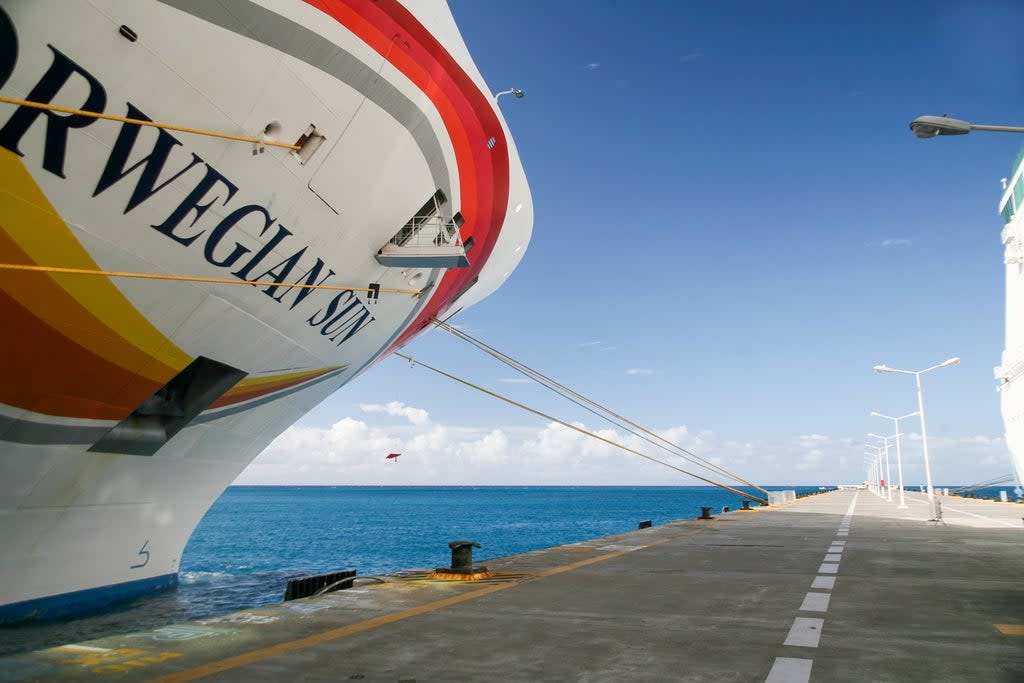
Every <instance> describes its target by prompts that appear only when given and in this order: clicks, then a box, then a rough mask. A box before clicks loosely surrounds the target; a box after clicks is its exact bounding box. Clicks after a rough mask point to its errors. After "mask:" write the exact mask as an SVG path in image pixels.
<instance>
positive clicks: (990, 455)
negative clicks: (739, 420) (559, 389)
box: [236, 401, 1012, 487]
mask: <svg viewBox="0 0 1024 683" xmlns="http://www.w3.org/2000/svg"><path fill="white" fill-rule="evenodd" d="M362 408H363V410H364V412H365V413H366V415H367V417H365V418H364V419H357V418H353V417H345V418H343V419H341V420H338V421H337V422H335V423H334V424H332V425H330V426H329V427H325V428H317V427H310V426H293V427H292V428H290V429H288V430H286V431H285V432H284V433H283V434H281V435H280V436H279V437H278V438H277V439H276V440H274V442H273V443H271V444H270V446H269V447H268V448H267V449H266V450H265V451H264V452H263V453H262V454H261V455H260V456H259V457H258V458H256V460H255V461H253V463H252V464H251V465H250V466H249V468H248V469H246V471H245V472H244V473H243V474H242V475H241V476H240V477H239V478H238V480H237V482H236V483H239V484H395V485H446V484H447V485H460V484H461V485H465V484H468V485H487V484H498V485H501V484H505V485H513V484H522V485H529V484H534V485H542V484H562V485H566V484H568V485H666V486H672V485H691V484H696V483H701V482H698V481H696V480H694V479H692V478H690V477H688V476H686V475H684V474H682V473H680V472H678V471H675V470H673V469H670V468H667V467H664V466H662V465H659V464H658V463H654V462H650V461H648V460H645V459H643V458H641V457H638V456H636V455H635V454H631V453H628V452H626V451H624V450H622V449H621V448H617V447H616V446H614V445H612V444H609V443H606V442H604V441H600V440H597V439H594V438H592V437H590V436H587V435H586V434H582V433H580V432H578V431H576V430H574V429H571V428H569V427H566V426H564V425H561V424H558V423H555V422H547V423H536V422H527V423H526V426H500V427H496V426H486V427H466V426H461V425H457V424H443V423H439V422H438V421H437V420H434V419H430V417H429V415H428V413H427V411H425V410H422V409H419V408H415V407H412V406H408V405H406V404H404V403H401V402H398V401H394V402H390V403H385V404H367V405H365V406H362ZM388 417H401V418H404V419H403V420H401V421H397V422H396V421H394V420H389V419H388ZM378 421H379V422H378ZM575 426H577V427H580V428H582V429H588V430H591V431H594V433H596V434H598V435H600V436H602V437H604V438H605V439H608V440H609V441H612V442H617V443H620V444H623V445H625V446H627V447H629V448H631V449H634V450H636V451H639V452H640V453H643V454H645V455H648V456H651V457H653V458H657V459H658V460H662V461H664V462H665V463H666V464H669V465H671V466H673V467H676V468H679V469H681V470H684V471H689V472H693V473H695V474H700V475H701V476H706V477H708V478H709V479H717V480H721V481H723V482H725V483H729V481H728V480H727V479H726V478H725V477H724V476H721V475H715V474H711V473H708V471H707V470H705V469H702V468H700V467H698V466H697V465H695V464H693V463H691V462H688V461H687V460H686V459H684V458H682V457H677V456H676V455H675V454H672V453H669V452H666V451H665V450H663V449H662V448H659V447H657V446H655V445H653V444H651V443H649V442H648V441H646V440H645V439H643V438H641V437H639V436H636V435H633V434H630V433H627V432H624V431H622V430H621V429H616V428H611V427H606V426H605V425H604V424H600V423H597V424H584V423H575ZM656 433H658V434H660V435H661V436H662V437H663V438H665V439H666V440H667V441H668V442H670V443H673V444H677V445H678V446H680V447H682V448H685V449H688V450H690V451H691V452H693V453H695V454H696V455H698V456H700V457H701V458H705V459H707V460H710V461H711V462H713V463H716V464H720V465H721V466H722V467H724V468H726V469H729V470H732V471H734V472H736V473H737V474H738V475H739V476H741V477H743V478H744V479H747V480H749V481H752V482H755V483H758V484H793V485H799V484H814V485H818V484H834V483H859V482H861V481H863V480H864V476H865V467H864V465H863V461H864V460H863V455H862V454H863V451H864V447H863V445H864V442H863V439H854V438H851V437H848V436H845V435H842V436H830V435H826V434H813V433H812V434H801V435H797V436H793V437H790V438H788V439H782V440H780V441H777V442H761V441H757V440H750V439H730V438H723V437H722V436H721V435H719V434H717V433H715V432H712V431H710V430H706V429H703V430H695V429H692V428H690V427H688V426H687V425H674V426H670V427H667V428H663V429H658V430H656ZM928 443H929V454H930V461H931V466H932V473H933V480H934V483H935V485H936V486H952V485H960V484H972V483H977V482H981V481H984V480H987V479H992V478H994V477H997V476H999V475H1002V474H1006V473H1007V472H1010V471H1011V469H1012V465H1011V463H1010V459H1009V455H1008V451H1007V449H1006V444H1005V442H1004V440H1003V439H1002V438H1000V437H989V436H986V435H969V436H962V437H943V436H937V437H930V438H929V440H928ZM388 453H401V454H402V458H401V460H400V461H399V462H397V463H396V462H394V461H386V460H385V459H384V458H385V456H386V455H387V454H388ZM902 455H903V470H904V480H905V483H906V485H907V486H908V487H916V486H917V485H918V484H922V483H924V467H923V457H922V449H921V441H920V436H919V435H918V434H914V433H908V434H907V437H906V438H905V439H904V440H903V443H902ZM890 468H891V470H892V477H893V478H894V479H895V478H896V476H897V474H896V472H897V466H896V459H895V449H894V448H890Z"/></svg>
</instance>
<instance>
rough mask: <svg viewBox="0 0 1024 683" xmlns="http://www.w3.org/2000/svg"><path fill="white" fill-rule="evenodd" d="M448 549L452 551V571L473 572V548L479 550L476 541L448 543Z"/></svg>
mask: <svg viewBox="0 0 1024 683" xmlns="http://www.w3.org/2000/svg"><path fill="white" fill-rule="evenodd" d="M448 547H449V548H451V549H452V567H451V568H452V571H456V572H472V571H473V548H479V547H480V544H479V543H477V542H476V541H450V542H449V543H448Z"/></svg>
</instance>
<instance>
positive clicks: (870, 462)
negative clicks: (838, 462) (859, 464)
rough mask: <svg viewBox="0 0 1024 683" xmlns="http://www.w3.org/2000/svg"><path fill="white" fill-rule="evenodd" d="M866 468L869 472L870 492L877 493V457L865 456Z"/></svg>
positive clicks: (868, 483)
mask: <svg viewBox="0 0 1024 683" xmlns="http://www.w3.org/2000/svg"><path fill="white" fill-rule="evenodd" d="M864 467H865V469H866V470H867V485H868V491H871V492H872V493H874V491H875V484H874V480H875V456H873V455H869V454H867V453H865V454H864Z"/></svg>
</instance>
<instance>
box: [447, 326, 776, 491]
mask: <svg viewBox="0 0 1024 683" xmlns="http://www.w3.org/2000/svg"><path fill="white" fill-rule="evenodd" d="M433 322H434V324H435V325H436V326H437V327H439V328H441V329H443V330H445V331H446V332H448V333H450V334H452V335H455V336H456V337H458V338H460V339H462V340H463V341H465V342H468V343H469V344H472V345H473V346H475V347H477V348H478V349H480V350H481V351H483V352H484V353H487V354H488V355H490V356H492V357H494V358H496V359H498V360H500V361H501V362H503V363H505V364H506V365H508V366H509V367H511V368H513V369H514V370H516V371H518V372H520V373H522V374H524V375H526V376H527V377H529V378H530V379H533V380H535V381H536V382H537V383H539V384H541V385H542V386H545V387H547V388H548V389H550V390H551V391H554V392H555V393H556V394H558V395H559V396H562V397H563V398H565V399H567V400H569V401H572V402H573V403H575V404H576V405H578V406H579V407H581V408H583V409H584V410H587V411H589V412H590V413H593V414H594V415H597V416H598V417H600V418H601V419H603V420H605V421H607V422H609V423H611V424H613V425H615V426H616V427H619V428H621V429H624V430H626V431H628V432H629V433H631V434H633V435H634V436H636V437H638V438H640V439H643V440H644V441H646V442H648V443H649V444H651V445H653V446H657V447H658V448H660V449H662V450H663V451H665V452H667V453H670V454H671V455H674V456H677V457H680V458H683V459H684V460H686V461H687V462H690V463H692V464H694V465H697V466H698V467H703V468H704V469H707V470H710V471H712V472H715V473H716V474H720V475H724V476H726V477H729V478H730V479H734V480H736V481H738V482H740V483H743V484H746V485H747V486H750V487H752V488H755V489H757V490H758V491H762V492H764V493H765V494H767V493H768V491H767V490H766V489H763V488H761V487H760V486H758V485H757V484H754V483H752V482H749V481H747V480H746V479H744V478H743V477H741V476H739V475H738V474H736V473H735V472H732V471H730V470H728V469H726V468H725V467H722V466H721V465H718V464H717V463H714V462H711V461H710V460H707V459H706V458H702V457H701V456H699V455H697V454H696V453H694V452H692V451H690V450H687V449H686V448H683V447H682V446H680V445H679V444H676V443H673V442H672V441H669V440H668V439H666V438H665V437H663V436H661V435H660V434H657V433H656V432H652V431H650V430H649V429H646V428H645V427H643V426H642V425H639V424H637V423H636V422H633V421H632V420H630V419H629V418H627V417H624V416H622V415H619V414H618V413H616V412H615V411H613V410H611V409H610V408H607V407H606V406H603V405H601V404H600V403H597V402H596V401H593V400H591V399H589V398H587V397H586V396H584V395H582V394H580V393H579V392H576V391H574V390H572V389H570V388H569V387H567V386H565V385H564V384H561V383H559V382H558V381H556V380H554V379H552V378H551V377H548V376H546V375H544V374H543V373H541V372H540V371H538V370H534V369H533V368H531V367H529V366H527V365H525V364H523V363H521V362H519V361H517V360H516V359H515V358H512V357H511V356H509V355H507V354H505V353H503V352H501V351H499V350H498V349H495V348H494V347H492V346H489V345H488V344H486V343H485V342H483V341H481V340H479V339H476V338H474V337H473V336H471V335H470V334H468V333H466V332H463V331H462V330H460V329H458V328H457V327H455V326H454V325H451V324H449V323H446V322H444V321H442V320H438V319H436V318H435V319H434V321H433ZM609 416H611V417H609ZM613 418H614V419H613ZM623 423H625V424H623ZM627 425H628V426H627ZM654 439H657V441H660V442H661V443H658V442H657V441H655V440H654ZM672 449H676V450H672ZM677 451H679V452H677Z"/></svg>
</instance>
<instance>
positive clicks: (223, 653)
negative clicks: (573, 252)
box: [0, 490, 1024, 683]
mask: <svg viewBox="0 0 1024 683" xmlns="http://www.w3.org/2000/svg"><path fill="white" fill-rule="evenodd" d="M941 501H942V514H943V522H941V523H935V522H929V521H927V520H928V518H929V506H928V505H927V502H926V500H925V498H924V496H923V495H920V494H916V493H915V494H907V506H908V507H907V509H900V508H898V506H897V502H898V498H896V500H894V502H888V501H887V500H885V499H884V498H880V497H878V496H876V495H874V494H873V493H870V492H868V491H863V490H862V491H839V492H834V493H829V494H824V495H819V496H814V497H810V498H804V499H800V500H798V501H797V502H795V503H792V504H789V505H786V506H782V507H778V508H762V509H760V510H757V511H754V512H740V511H737V512H730V513H728V514H722V515H717V516H716V518H715V519H713V520H708V521H697V520H688V521H679V522H674V523H671V524H666V525H662V526H656V527H653V528H650V529H644V530H640V531H635V532H630V533H626V534H620V535H617V536H612V537H606V538H602V539H596V540H594V541H589V542H584V543H576V544H573V545H568V546H560V547H557V548H550V549H546V550H541V551H535V552H531V553H526V554H523V555H517V556H513V557H508V558H503V559H500V560H488V561H487V563H486V564H487V566H488V568H489V569H490V570H492V571H495V572H496V575H495V576H494V577H493V578H490V579H487V580H484V581H479V582H463V581H436V580H430V579H427V578H426V576H425V574H423V573H408V574H405V575H401V576H397V577H394V578H393V579H392V580H390V581H389V582H387V583H384V584H370V583H360V584H359V585H357V586H356V587H354V588H352V589H349V590H345V591H340V592H337V593H332V594H329V595H325V596H322V597H319V598H314V599H309V600H299V601H293V602H289V603H284V604H282V605H275V606H272V607H266V608H259V609H251V610H246V611H243V612H239V613H235V614H231V615H227V616H224V617H218V618H214V619H206V620H203V621H200V622H192V623H187V624H180V625H175V626H168V627H164V628H162V629H157V630H156V631H150V632H143V633H134V634H127V635H122V636H112V637H109V638H104V639H101V640H97V641H91V642H88V643H82V644H76V645H65V646H62V647H57V648H51V649H48V650H41V651H38V652H33V653H27V654H23V655H17V656H14V657H9V658H6V659H0V681H21V680H75V681H79V680H97V681H99V680H118V681H125V680H127V681H136V680H145V681H148V680H155V681H162V682H164V683H170V682H171V681H192V680H204V681H287V680H302V681H345V680H361V681H389V682H392V683H395V682H404V683H412V682H414V681H415V682H419V683H423V682H425V681H454V680H461V681H490V680H501V681H537V680H544V681H694V682H698V681H699V682H717V681H722V682H724V681H744V682H747V681H757V682H761V681H768V682H770V683H803V682H806V681H822V682H824V681H828V682H835V681H957V682H961V681H1006V682H1010V681H1024V524H1022V519H1021V517H1022V516H1024V505H1014V504H1005V503H989V502H978V501H972V500H963V499H956V498H942V499H941ZM479 540H481V541H482V542H484V543H485V544H486V539H479Z"/></svg>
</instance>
